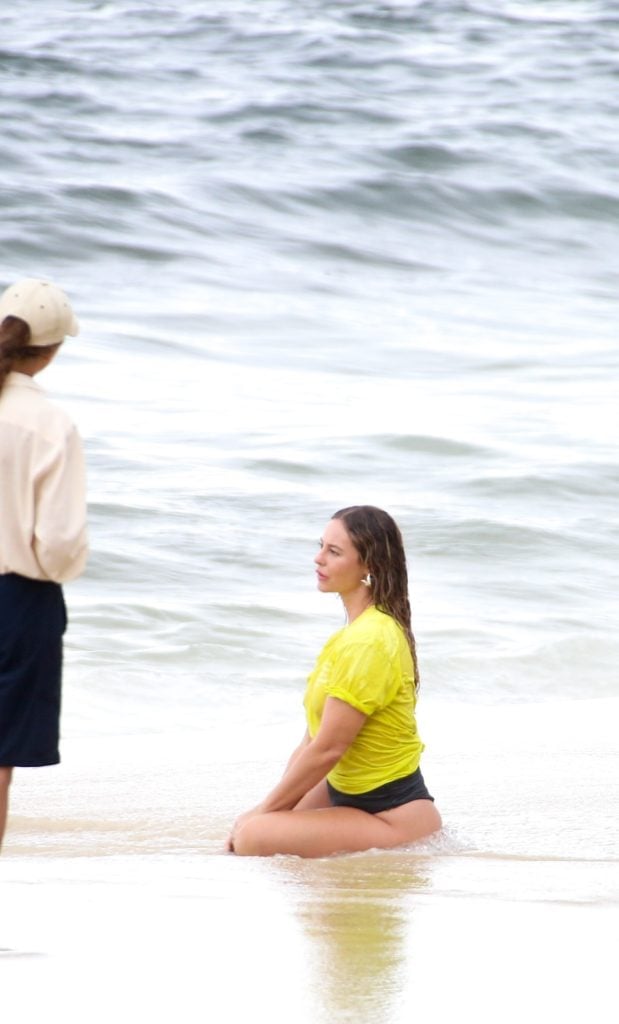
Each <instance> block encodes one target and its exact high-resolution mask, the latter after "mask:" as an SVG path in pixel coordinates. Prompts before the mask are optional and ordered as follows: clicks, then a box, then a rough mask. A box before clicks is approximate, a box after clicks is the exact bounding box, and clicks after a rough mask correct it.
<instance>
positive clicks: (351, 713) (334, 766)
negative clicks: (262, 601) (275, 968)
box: [228, 505, 441, 857]
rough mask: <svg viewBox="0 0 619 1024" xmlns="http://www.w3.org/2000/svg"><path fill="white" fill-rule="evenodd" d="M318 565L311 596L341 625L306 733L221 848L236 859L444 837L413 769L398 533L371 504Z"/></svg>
mask: <svg viewBox="0 0 619 1024" xmlns="http://www.w3.org/2000/svg"><path fill="white" fill-rule="evenodd" d="M315 563H316V572H317V578H318V589H319V590H321V591H322V592H323V593H336V594H339V595H340V597H341V598H342V601H343V603H344V607H345V609H346V618H347V623H346V625H345V626H344V627H343V628H342V629H340V630H338V632H337V633H335V634H334V635H333V636H332V637H331V638H330V639H329V640H328V641H327V643H326V644H325V646H324V648H323V649H322V651H321V653H320V655H319V657H318V661H317V663H316V667H315V668H314V671H313V672H312V673H311V675H310V676H309V680H308V686H307V690H306V693H305V701H304V704H305V713H306V719H307V731H306V733H305V736H304V737H303V740H302V741H301V743H300V745H299V746H298V747H297V749H296V750H295V751H294V752H293V754H292V756H291V757H290V760H289V761H288V765H287V767H286V770H285V772H284V774H283V777H282V779H281V781H280V782H279V783H278V784H277V785H276V786H275V788H274V789H273V790H272V792H271V793H269V795H268V796H267V797H266V798H265V799H264V800H263V801H262V802H261V803H260V804H258V806H257V807H254V808H253V809H252V810H250V811H247V812H246V813H245V814H242V815H241V816H240V818H238V819H237V821H236V823H235V825H234V827H233V829H232V832H231V834H230V837H229V839H228V849H229V850H231V851H233V852H234V853H237V854H241V855H254V856H270V855H273V854H276V853H289V854H297V855H299V856H301V857H324V856H327V855H328V854H332V853H343V852H352V851H356V850H369V849H372V848H376V847H378V848H381V849H388V848H390V847H393V846H400V845H402V844H404V843H410V842H413V841H414V840H416V839H421V838H423V837H424V836H428V835H430V834H431V833H432V832H436V831H437V830H438V829H439V828H440V827H441V818H440V815H439V813H438V811H437V810H436V808H435V806H434V801H433V798H432V797H431V796H430V794H429V793H428V790H427V789H426V786H425V783H424V780H423V777H422V775H421V771H420V769H419V762H420V757H421V752H422V750H423V744H422V742H421V740H420V738H419V734H418V732H417V725H416V721H415V705H416V700H417V690H418V683H419V680H418V672H417V658H416V653H415V640H414V637H413V633H412V630H411V618H410V604H409V599H408V577H407V569H406V556H405V554H404V546H403V543H402V536H401V534H400V530H399V529H398V527H397V525H396V523H395V522H394V521H393V519H392V518H391V516H390V515H388V513H387V512H383V511H382V509H379V508H375V507H374V506H372V505H356V506H353V507H351V508H344V509H341V510H340V511H339V512H336V513H335V515H334V516H333V518H332V519H331V520H330V522H329V523H328V525H327V527H326V529H325V532H324V536H323V538H322V540H321V542H320V550H319V552H318V554H317V556H316V558H315Z"/></svg>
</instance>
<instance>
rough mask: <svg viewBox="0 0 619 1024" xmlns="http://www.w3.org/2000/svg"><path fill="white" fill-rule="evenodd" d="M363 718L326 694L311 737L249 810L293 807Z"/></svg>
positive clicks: (327, 769)
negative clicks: (261, 798) (273, 783)
mask: <svg viewBox="0 0 619 1024" xmlns="http://www.w3.org/2000/svg"><path fill="white" fill-rule="evenodd" d="M366 717H367V716H366V715H364V714H362V713H361V712H360V711H357V709H356V708H353V707H352V706H351V705H350V704H346V703H345V701H343V700H339V698H337V697H327V699H326V701H325V706H324V710H323V713H322V719H321V722H320V728H319V730H318V732H317V733H316V735H315V737H314V739H310V738H309V736H306V740H304V741H303V742H302V743H301V746H300V747H298V748H297V750H296V751H295V753H294V754H293V756H292V757H291V759H290V761H289V762H288V767H287V768H286V771H285V772H284V774H283V776H282V778H281V779H280V781H279V782H278V784H277V785H276V786H275V788H274V789H273V790H272V791H271V792H270V793H269V795H268V796H267V797H266V798H265V799H264V800H263V801H262V802H261V803H260V804H258V806H257V807H256V808H254V811H253V812H252V813H255V814H267V813H268V812H269V811H284V810H290V809H291V808H293V807H295V806H296V804H297V803H298V802H299V800H300V799H301V797H302V796H305V794H306V793H308V792H309V790H310V789H313V787H314V786H315V785H316V783H318V782H320V781H321V779H324V777H325V775H326V774H327V773H328V772H330V771H331V769H332V768H333V767H334V765H336V764H337V762H338V761H339V759H340V758H341V756H342V754H344V753H345V752H346V750H348V748H349V746H350V745H351V743H352V742H353V740H354V739H355V737H356V736H357V734H358V733H359V732H360V731H361V729H362V728H363V726H364V724H365V722H366Z"/></svg>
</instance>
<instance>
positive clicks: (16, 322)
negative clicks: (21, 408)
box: [0, 316, 61, 394]
mask: <svg viewBox="0 0 619 1024" xmlns="http://www.w3.org/2000/svg"><path fill="white" fill-rule="evenodd" d="M60 344H61V342H58V344H56V345H30V328H29V326H28V324H27V323H26V321H25V320H22V319H20V317H18V316H5V318H4V320H3V321H2V323H1V324H0V394H1V393H2V388H3V387H4V383H5V381H6V378H7V377H8V375H9V373H10V372H11V370H15V369H17V368H18V367H19V365H20V363H24V362H27V361H28V360H29V359H36V358H37V356H42V355H48V354H49V353H51V352H55V351H56V349H57V348H58V347H59V345H60Z"/></svg>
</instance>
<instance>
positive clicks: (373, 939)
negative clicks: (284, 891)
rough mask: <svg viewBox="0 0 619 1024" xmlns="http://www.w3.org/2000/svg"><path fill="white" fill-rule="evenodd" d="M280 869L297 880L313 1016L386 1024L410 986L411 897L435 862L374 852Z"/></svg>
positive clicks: (285, 864)
mask: <svg viewBox="0 0 619 1024" xmlns="http://www.w3.org/2000/svg"><path fill="white" fill-rule="evenodd" d="M278 868H279V871H280V872H282V873H283V874H285V875H287V876H288V878H289V879H290V876H292V878H293V879H294V883H295V885H296V890H297V899H296V900H295V901H294V905H295V911H296V915H297V918H298V920H299V921H300V923H301V925H302V930H303V932H304V934H305V937H306V939H307V946H308V968H309V971H310V972H311V973H312V976H311V977H310V978H309V979H308V982H309V985H308V988H309V990H310V991H311V992H312V998H313V1000H314V1012H313V1013H311V1014H309V1015H308V1016H309V1017H310V1019H313V1020H324V1021H333V1020H338V1021H343V1020H348V1019H350V1020H355V1021H357V1022H365V1021H368V1022H369V1021H381V1022H385V1021H388V1020H389V1019H390V1016H391V1009H392V1007H393V1005H394V1004H395V1003H397V997H398V995H400V994H401V993H402V991H403V988H404V987H405V986H410V984H411V975H412V972H413V970H414V964H412V963H411V962H410V948H411V945H410V942H407V938H408V932H409V927H410V924H411V916H412V914H413V913H414V901H413V900H412V899H411V897H412V896H414V894H415V893H421V892H427V891H428V889H429V887H430V879H429V874H430V871H431V861H428V860H425V859H422V858H415V857H413V856H412V855H411V854H408V853H403V852H401V851H398V852H397V853H388V852H385V853H382V852H381V853H376V852H371V853H367V854H361V855H357V856H352V857H334V858H330V859H325V860H319V861H300V862H292V861H282V862H280V864H279V865H278Z"/></svg>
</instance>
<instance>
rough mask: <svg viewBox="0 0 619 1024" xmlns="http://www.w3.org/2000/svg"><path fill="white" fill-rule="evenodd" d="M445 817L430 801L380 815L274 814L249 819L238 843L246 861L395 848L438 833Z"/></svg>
mask: <svg viewBox="0 0 619 1024" xmlns="http://www.w3.org/2000/svg"><path fill="white" fill-rule="evenodd" d="M440 827H441V816H440V814H439V813H438V811H437V810H436V808H435V806H434V804H433V803H432V801H431V800H413V801H411V802H410V803H407V804H402V805H401V806H400V807H394V808H393V809H392V810H390V811H381V812H380V813H379V814H368V813H367V812H366V811H359V810H357V809H356V808H353V807H324V808H320V809H317V810H294V811H274V812H272V813H270V814H260V815H257V816H256V817H255V818H250V819H249V820H248V821H246V822H245V824H243V825H242V826H241V828H240V829H239V832H238V834H237V835H236V836H235V839H234V852H235V853H236V854H239V855H240V856H245V857H252V856H253V857H270V856H273V855H274V854H277V853H288V854H296V855H297V856H298V857H327V856H329V855H330V854H332V853H353V852H358V851H361V850H372V849H382V850H387V849H391V848H392V847H394V846H403V845H405V844H406V843H412V842H414V841H415V840H417V839H423V838H425V837H426V836H429V835H431V834H432V833H433V832H437V831H438V830H439V829H440Z"/></svg>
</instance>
